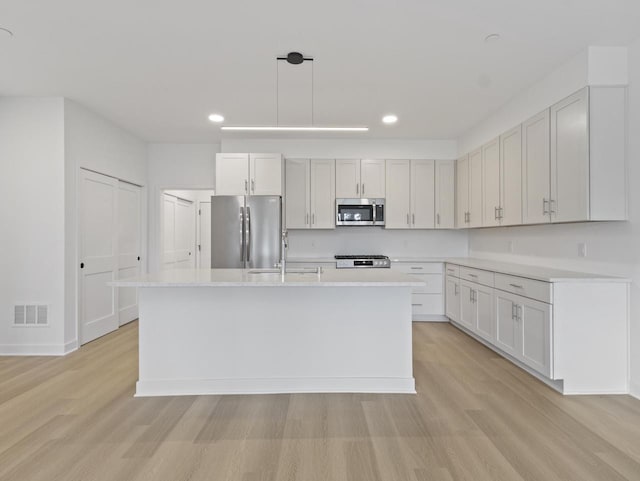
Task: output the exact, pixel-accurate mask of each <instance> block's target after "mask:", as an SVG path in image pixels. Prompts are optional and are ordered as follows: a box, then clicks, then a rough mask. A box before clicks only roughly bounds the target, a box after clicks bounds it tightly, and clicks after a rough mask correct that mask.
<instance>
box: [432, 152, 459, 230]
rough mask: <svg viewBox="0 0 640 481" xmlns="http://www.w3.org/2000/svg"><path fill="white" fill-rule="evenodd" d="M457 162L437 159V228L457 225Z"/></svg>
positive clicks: (448, 227) (449, 227) (451, 227)
mask: <svg viewBox="0 0 640 481" xmlns="http://www.w3.org/2000/svg"><path fill="white" fill-rule="evenodd" d="M455 193H456V163H455V161H453V160H436V196H435V201H436V229H453V228H454V227H455V226H456V202H455V199H456V194H455Z"/></svg>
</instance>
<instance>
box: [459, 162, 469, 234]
mask: <svg viewBox="0 0 640 481" xmlns="http://www.w3.org/2000/svg"><path fill="white" fill-rule="evenodd" d="M468 213H469V156H467V155H465V156H464V157H462V158H460V159H458V162H457V170H456V225H457V227H458V228H459V229H462V228H465V227H468V221H467V220H468V218H469V216H468Z"/></svg>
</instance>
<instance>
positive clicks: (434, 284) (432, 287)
mask: <svg viewBox="0 0 640 481" xmlns="http://www.w3.org/2000/svg"><path fill="white" fill-rule="evenodd" d="M409 275H410V276H412V277H415V279H416V280H418V281H420V282H423V283H424V285H423V286H422V287H414V288H413V292H415V293H423V294H442V275H441V274H423V273H419V274H416V273H414V272H410V273H409Z"/></svg>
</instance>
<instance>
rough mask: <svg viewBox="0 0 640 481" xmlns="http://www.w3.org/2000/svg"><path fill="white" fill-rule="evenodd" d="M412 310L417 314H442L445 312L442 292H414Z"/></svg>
mask: <svg viewBox="0 0 640 481" xmlns="http://www.w3.org/2000/svg"><path fill="white" fill-rule="evenodd" d="M411 312H412V313H413V314H415V315H433V316H441V315H443V314H444V299H443V297H442V294H413V295H412V296H411Z"/></svg>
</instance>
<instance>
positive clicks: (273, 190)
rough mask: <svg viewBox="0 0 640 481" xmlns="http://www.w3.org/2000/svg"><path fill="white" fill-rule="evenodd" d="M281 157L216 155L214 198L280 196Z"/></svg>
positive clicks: (274, 155) (267, 155) (273, 155)
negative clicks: (216, 196) (220, 196)
mask: <svg viewBox="0 0 640 481" xmlns="http://www.w3.org/2000/svg"><path fill="white" fill-rule="evenodd" d="M282 178H283V162H282V155H280V154H226V153H222V154H216V195H282Z"/></svg>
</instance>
